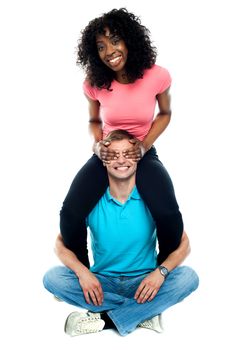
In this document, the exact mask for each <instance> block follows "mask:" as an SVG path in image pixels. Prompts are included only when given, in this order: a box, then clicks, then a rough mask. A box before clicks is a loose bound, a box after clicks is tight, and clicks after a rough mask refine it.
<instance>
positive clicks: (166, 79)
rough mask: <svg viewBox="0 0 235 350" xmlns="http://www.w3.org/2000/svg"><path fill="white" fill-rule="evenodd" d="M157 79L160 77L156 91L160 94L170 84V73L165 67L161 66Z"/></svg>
mask: <svg viewBox="0 0 235 350" xmlns="http://www.w3.org/2000/svg"><path fill="white" fill-rule="evenodd" d="M159 79H160V84H159V91H158V93H159V94H161V93H163V92H164V91H166V90H167V89H168V88H169V87H170V86H171V81H172V79H171V75H170V73H169V72H168V70H167V69H166V68H163V67H161V69H160V72H159Z"/></svg>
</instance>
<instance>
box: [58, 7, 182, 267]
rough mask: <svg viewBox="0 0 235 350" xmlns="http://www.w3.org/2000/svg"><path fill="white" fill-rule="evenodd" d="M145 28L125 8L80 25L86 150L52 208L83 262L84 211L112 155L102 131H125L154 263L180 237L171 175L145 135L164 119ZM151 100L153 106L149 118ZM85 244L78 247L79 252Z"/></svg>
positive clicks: (163, 87)
mask: <svg viewBox="0 0 235 350" xmlns="http://www.w3.org/2000/svg"><path fill="white" fill-rule="evenodd" d="M155 60H156V51H155V48H154V47H153V46H152V45H151V41H150V38H149V31H148V30H147V29H146V27H144V26H143V25H141V23H140V20H139V19H138V18H137V17H136V16H135V15H134V14H132V13H129V12H128V11H127V10H126V9H124V8H122V9H119V10H116V9H114V10H112V11H110V12H108V13H106V14H104V15H103V16H101V17H99V18H96V19H94V20H92V21H91V22H90V23H89V24H88V26H87V27H86V28H85V29H84V31H83V32H82V37H81V41H80V42H79V45H78V60H77V63H78V64H80V65H82V67H83V68H85V70H86V80H85V82H84V85H83V87H84V93H85V95H86V97H87V99H88V102H89V114H90V120H89V122H90V131H91V133H92V135H93V137H94V146H93V151H94V155H93V156H92V157H91V159H90V160H88V162H87V163H86V164H85V165H84V166H83V168H82V169H81V170H80V171H79V172H78V174H77V175H76V177H75V179H74V181H73V183H72V185H71V187H70V190H69V192H68V194H67V196H66V198H65V201H64V203H63V207H62V209H61V213H60V218H61V220H60V228H61V234H62V236H63V240H64V243H65V245H66V246H67V247H68V248H69V249H71V250H72V251H73V252H74V253H75V254H76V255H77V257H78V259H79V260H81V261H82V262H83V263H84V264H85V265H86V266H88V267H89V260H88V254H87V252H88V251H87V231H86V220H85V219H86V217H87V215H88V214H89V212H90V211H91V210H92V209H93V208H94V206H95V204H96V203H97V202H98V200H99V199H100V198H101V196H102V195H103V194H104V192H105V190H106V188H107V186H108V178H107V174H106V169H105V167H104V166H103V163H107V162H109V160H110V159H113V158H115V157H118V154H115V153H113V152H111V151H109V147H108V146H109V142H105V136H106V135H107V134H108V133H109V132H110V131H112V130H114V129H124V130H127V131H129V132H130V133H131V134H132V135H133V136H134V137H135V138H137V140H138V141H136V140H135V139H133V141H131V142H133V143H134V145H135V147H134V151H132V152H130V151H129V152H128V151H127V152H126V157H127V158H132V159H135V160H136V161H138V162H139V163H138V170H137V179H136V183H137V188H138V190H139V192H140V194H141V196H142V198H143V199H144V200H145V202H146V204H147V205H148V207H149V210H150V211H151V214H152V216H153V218H154V220H155V222H156V225H157V235H158V242H159V255H158V263H159V264H160V263H161V262H162V261H163V260H164V259H165V258H166V257H167V256H168V255H169V254H170V253H171V252H172V251H173V250H175V249H176V248H177V247H178V245H179V243H180V240H181V236H182V232H183V221H182V216H181V213H180V211H179V207H178V204H177V201H176V198H175V194H174V189H173V185H172V182H171V179H170V177H169V175H168V173H167V171H166V170H165V168H164V167H163V165H162V163H161V162H160V161H159V159H158V156H157V154H156V150H155V148H154V146H153V143H154V142H155V141H156V140H157V138H158V137H159V135H160V134H161V133H162V132H163V131H164V130H165V128H166V127H167V125H168V124H169V122H170V115H171V110H170V96H169V88H170V84H171V78H170V75H169V73H168V71H167V70H166V69H164V68H162V67H160V66H158V65H156V64H155ZM156 103H157V104H158V109H159V113H158V114H157V116H156V117H155V118H154V110H155V106H156ZM84 252H86V254H84Z"/></svg>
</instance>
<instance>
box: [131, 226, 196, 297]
mask: <svg viewBox="0 0 235 350" xmlns="http://www.w3.org/2000/svg"><path fill="white" fill-rule="evenodd" d="M189 253H190V244H189V239H188V236H187V234H186V232H183V235H182V238H181V242H180V245H179V247H178V248H177V249H176V250H175V251H174V252H172V253H171V254H170V255H169V256H168V257H167V259H166V260H164V261H163V263H162V264H161V265H163V266H165V267H166V268H167V269H168V271H169V272H170V271H171V270H173V269H174V268H175V267H177V266H179V265H180V264H181V263H182V262H183V261H184V259H185V258H186V257H187V256H188V254H189ZM164 279H165V277H164V276H162V275H161V273H160V270H159V268H157V269H156V270H155V271H153V272H151V273H150V274H149V275H148V276H147V277H145V278H144V279H143V281H142V282H141V283H140V285H139V287H138V289H137V291H136V293H135V296H134V298H135V299H136V300H137V302H138V303H145V302H146V301H151V300H153V298H154V297H155V296H156V294H157V292H158V291H159V289H160V287H161V285H162V284H163V282H164Z"/></svg>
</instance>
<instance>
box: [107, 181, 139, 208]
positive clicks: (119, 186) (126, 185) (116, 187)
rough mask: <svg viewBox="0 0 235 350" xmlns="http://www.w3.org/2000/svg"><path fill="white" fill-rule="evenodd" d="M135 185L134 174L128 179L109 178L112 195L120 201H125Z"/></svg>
mask: <svg viewBox="0 0 235 350" xmlns="http://www.w3.org/2000/svg"><path fill="white" fill-rule="evenodd" d="M134 186H135V176H132V177H131V178H130V179H125V180H116V179H112V178H109V189H110V194H111V196H112V197H114V198H115V199H117V200H118V201H119V202H120V203H125V202H126V201H127V199H128V197H129V195H130V193H131V192H132V190H133V188H134Z"/></svg>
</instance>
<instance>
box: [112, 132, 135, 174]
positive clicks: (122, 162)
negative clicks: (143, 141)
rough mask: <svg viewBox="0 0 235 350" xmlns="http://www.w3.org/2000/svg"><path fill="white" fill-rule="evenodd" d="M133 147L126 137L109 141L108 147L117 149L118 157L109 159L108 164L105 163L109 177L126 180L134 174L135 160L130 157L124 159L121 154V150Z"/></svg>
mask: <svg viewBox="0 0 235 350" xmlns="http://www.w3.org/2000/svg"><path fill="white" fill-rule="evenodd" d="M133 147H134V146H133V145H132V144H131V143H130V142H129V141H128V140H127V139H124V140H120V141H112V142H111V144H110V146H109V149H110V150H112V151H118V152H119V157H118V159H116V160H111V161H110V164H107V165H106V167H107V172H108V175H109V176H110V177H112V178H114V179H118V180H127V179H129V178H130V177H132V176H134V175H135V172H136V168H137V162H135V161H133V160H132V159H126V158H125V157H124V155H123V151H127V150H130V149H132V148H133Z"/></svg>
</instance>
